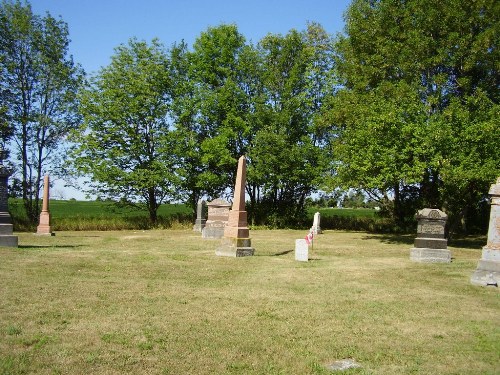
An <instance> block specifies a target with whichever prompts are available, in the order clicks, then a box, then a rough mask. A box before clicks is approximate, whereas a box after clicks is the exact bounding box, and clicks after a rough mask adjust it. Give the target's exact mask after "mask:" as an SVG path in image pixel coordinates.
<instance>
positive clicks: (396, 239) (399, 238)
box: [361, 234, 416, 245]
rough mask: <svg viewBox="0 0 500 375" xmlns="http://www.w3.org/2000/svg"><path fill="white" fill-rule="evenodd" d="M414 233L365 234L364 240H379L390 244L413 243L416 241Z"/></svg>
mask: <svg viewBox="0 0 500 375" xmlns="http://www.w3.org/2000/svg"><path fill="white" fill-rule="evenodd" d="M415 237H416V235H414V234H374V235H366V236H363V237H362V238H361V239H362V240H379V241H382V242H384V243H388V244H406V245H412V244H413V242H414V241H415Z"/></svg>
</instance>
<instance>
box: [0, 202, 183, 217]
mask: <svg viewBox="0 0 500 375" xmlns="http://www.w3.org/2000/svg"><path fill="white" fill-rule="evenodd" d="M9 209H10V211H11V214H13V215H15V216H22V215H23V202H22V200H20V199H9ZM49 209H50V213H51V216H52V218H54V219H56V218H66V217H74V216H85V217H102V216H107V217H109V216H113V217H115V216H147V215H148V213H147V212H146V211H143V210H139V209H137V208H133V207H129V206H120V205H117V204H116V203H114V202H106V201H104V202H99V201H75V200H51V201H50V207H49ZM189 213H191V209H190V208H189V207H188V206H186V205H185V204H163V205H161V206H160V209H159V210H158V215H160V216H169V215H172V214H189Z"/></svg>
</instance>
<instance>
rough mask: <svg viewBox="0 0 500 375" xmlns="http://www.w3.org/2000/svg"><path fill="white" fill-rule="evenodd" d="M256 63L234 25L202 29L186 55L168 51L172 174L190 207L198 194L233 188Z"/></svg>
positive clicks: (244, 145) (180, 49)
mask: <svg viewBox="0 0 500 375" xmlns="http://www.w3.org/2000/svg"><path fill="white" fill-rule="evenodd" d="M256 59H257V55H256V52H255V50H254V49H253V48H252V47H251V46H249V45H247V44H246V43H245V38H244V37H243V36H242V35H241V34H240V33H239V32H238V29H237V27H236V26H235V25H224V24H223V25H220V26H217V27H210V28H208V29H207V30H206V31H205V32H202V33H201V35H200V36H199V37H198V38H197V40H196V41H195V43H194V46H193V50H192V51H188V50H187V46H186V45H184V44H180V45H178V46H174V48H173V49H172V65H171V66H172V72H173V74H172V77H173V79H174V80H175V82H176V84H175V85H174V86H175V98H174V103H173V109H174V111H173V116H174V119H175V138H176V147H175V150H176V152H175V153H176V155H177V157H178V168H177V172H178V173H179V176H180V177H181V189H182V191H183V192H184V193H185V195H186V197H187V200H188V202H189V203H190V204H191V205H192V206H193V207H194V206H195V205H196V201H197V199H198V198H199V197H201V196H203V195H208V196H211V197H214V196H217V195H220V194H223V193H224V192H225V191H226V189H228V188H229V189H232V188H233V187H234V186H233V185H234V177H235V172H236V165H237V160H238V158H239V156H241V155H243V154H245V153H246V152H247V151H248V145H249V139H250V138H251V137H252V131H251V125H252V121H251V117H252V113H253V110H252V106H253V104H252V103H253V93H252V91H251V90H252V85H253V82H254V81H255V79H256V78H255V75H254V74H253V71H252V69H255V67H256V66H257V65H258V64H257V63H256Z"/></svg>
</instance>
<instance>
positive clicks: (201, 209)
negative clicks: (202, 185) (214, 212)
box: [193, 200, 207, 232]
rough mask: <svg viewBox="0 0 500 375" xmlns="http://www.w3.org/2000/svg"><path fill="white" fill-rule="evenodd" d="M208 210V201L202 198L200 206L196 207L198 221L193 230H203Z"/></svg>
mask: <svg viewBox="0 0 500 375" xmlns="http://www.w3.org/2000/svg"><path fill="white" fill-rule="evenodd" d="M206 210H207V202H205V201H204V200H200V201H199V202H198V206H197V207H196V221H195V222H194V226H193V231H195V232H203V228H205V224H206V222H207V220H206V219H205V213H206Z"/></svg>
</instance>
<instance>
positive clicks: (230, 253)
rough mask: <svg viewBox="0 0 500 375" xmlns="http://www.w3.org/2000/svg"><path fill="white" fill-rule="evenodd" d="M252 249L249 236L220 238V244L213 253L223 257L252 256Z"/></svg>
mask: <svg viewBox="0 0 500 375" xmlns="http://www.w3.org/2000/svg"><path fill="white" fill-rule="evenodd" d="M253 253H254V249H253V247H252V243H251V240H250V238H230V237H224V238H222V242H221V245H220V246H219V247H218V248H217V249H216V250H215V255H218V256H225V257H248V256H252V255H253Z"/></svg>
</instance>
